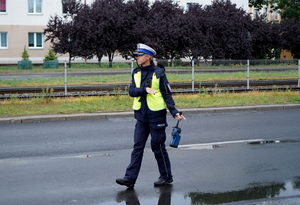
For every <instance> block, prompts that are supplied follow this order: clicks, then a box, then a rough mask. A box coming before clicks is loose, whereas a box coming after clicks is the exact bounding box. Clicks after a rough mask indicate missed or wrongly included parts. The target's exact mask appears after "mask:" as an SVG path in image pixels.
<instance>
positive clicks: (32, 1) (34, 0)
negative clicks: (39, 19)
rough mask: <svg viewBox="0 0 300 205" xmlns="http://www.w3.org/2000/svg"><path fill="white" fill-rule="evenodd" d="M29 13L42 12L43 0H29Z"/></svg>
mask: <svg viewBox="0 0 300 205" xmlns="http://www.w3.org/2000/svg"><path fill="white" fill-rule="evenodd" d="M28 13H30V14H35V13H37V14H40V13H42V0H28Z"/></svg>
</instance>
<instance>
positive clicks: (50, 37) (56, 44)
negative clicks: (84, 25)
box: [44, 1, 82, 67]
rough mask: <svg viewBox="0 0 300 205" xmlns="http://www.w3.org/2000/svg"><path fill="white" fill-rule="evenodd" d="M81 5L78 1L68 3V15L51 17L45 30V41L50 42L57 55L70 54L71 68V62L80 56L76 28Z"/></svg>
mask: <svg viewBox="0 0 300 205" xmlns="http://www.w3.org/2000/svg"><path fill="white" fill-rule="evenodd" d="M81 6H82V5H81V4H80V3H79V2H76V1H70V2H69V3H66V7H67V9H68V13H67V15H65V16H64V17H60V16H58V15H54V16H50V19H49V22H48V24H47V28H46V29H44V35H45V36H46V39H45V41H50V42H51V44H52V48H53V50H54V52H55V53H61V54H66V53H69V67H71V60H72V58H73V57H75V56H80V55H81V53H82V52H81V51H80V47H78V46H77V45H76V42H78V41H76V36H77V30H76V29H75V28H74V22H76V17H77V16H76V15H77V13H78V12H79V11H80V10H81Z"/></svg>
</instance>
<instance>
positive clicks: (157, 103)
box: [132, 71, 166, 111]
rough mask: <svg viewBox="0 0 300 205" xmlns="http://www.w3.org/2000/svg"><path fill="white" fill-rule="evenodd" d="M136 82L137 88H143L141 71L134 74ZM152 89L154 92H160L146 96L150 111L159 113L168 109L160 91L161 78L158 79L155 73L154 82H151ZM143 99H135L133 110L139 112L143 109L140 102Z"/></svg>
mask: <svg viewBox="0 0 300 205" xmlns="http://www.w3.org/2000/svg"><path fill="white" fill-rule="evenodd" d="M133 77H134V82H135V86H136V87H137V88H139V87H140V86H141V78H142V74H141V71H139V72H137V73H135V74H134V76H133ZM151 88H152V89H154V90H157V91H158V92H157V93H155V95H153V94H147V96H146V101H147V105H148V107H149V109H150V110H152V111H158V110H163V109H165V108H166V103H165V101H164V99H163V97H162V93H161V92H160V89H159V78H157V77H156V75H155V72H154V73H153V76H152V82H151ZM140 99H141V97H140V96H139V97H135V98H134V99H133V106H132V108H133V109H134V110H139V109H140V108H141V102H140Z"/></svg>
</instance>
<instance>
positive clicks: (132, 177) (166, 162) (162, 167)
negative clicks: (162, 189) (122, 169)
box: [125, 120, 172, 183]
mask: <svg viewBox="0 0 300 205" xmlns="http://www.w3.org/2000/svg"><path fill="white" fill-rule="evenodd" d="M166 127H167V122H164V123H152V122H142V121H139V120H137V122H136V125H135V130H134V146H133V151H132V153H131V162H130V164H129V165H128V167H127V169H126V174H125V178H126V179H128V180H129V181H131V182H132V183H135V182H136V179H137V177H138V174H139V172H140V168H141V164H142V159H143V154H144V148H145V145H146V142H147V139H148V136H149V134H150V135H151V149H152V151H153V153H154V156H155V159H156V161H157V165H158V170H159V173H160V177H161V178H163V179H166V180H169V179H172V173H171V164H170V159H169V155H168V152H167V150H166V147H165V141H166Z"/></svg>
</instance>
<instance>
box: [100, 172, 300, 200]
mask: <svg viewBox="0 0 300 205" xmlns="http://www.w3.org/2000/svg"><path fill="white" fill-rule="evenodd" d="M137 191H138V190H134V189H127V190H124V191H120V192H118V193H117V195H116V201H114V202H108V203H105V205H111V204H116V203H120V204H127V205H140V204H143V205H153V204H158V205H171V204H172V205H179V204H180V205H185V204H187V205H190V204H191V205H210V204H224V203H231V202H239V201H246V200H258V199H267V198H274V197H292V196H299V195H300V177H295V179H294V181H292V182H287V183H269V184H262V183H258V184H249V187H248V188H246V189H243V190H237V191H228V192H219V193H204V192H190V193H188V194H185V195H178V194H175V193H172V186H165V187H161V188H159V198H158V199H157V198H150V199H149V198H148V199H147V198H146V199H145V198H144V197H142V196H138V194H137Z"/></svg>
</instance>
